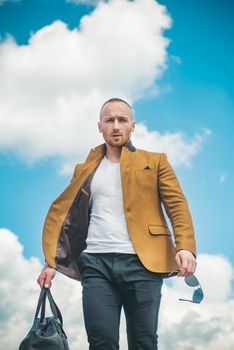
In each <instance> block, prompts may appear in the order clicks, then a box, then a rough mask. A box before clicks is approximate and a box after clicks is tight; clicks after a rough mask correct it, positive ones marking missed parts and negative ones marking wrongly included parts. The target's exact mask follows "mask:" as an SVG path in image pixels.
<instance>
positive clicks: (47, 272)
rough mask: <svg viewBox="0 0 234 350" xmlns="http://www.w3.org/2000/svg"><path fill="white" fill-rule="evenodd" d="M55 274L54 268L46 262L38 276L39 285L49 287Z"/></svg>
mask: <svg viewBox="0 0 234 350" xmlns="http://www.w3.org/2000/svg"><path fill="white" fill-rule="evenodd" d="M55 274H56V271H55V269H54V268H52V267H50V266H48V265H47V264H46V266H45V267H44V268H43V270H42V271H41V273H40V275H39V276H38V279H37V283H38V284H39V285H40V287H41V288H42V287H45V288H50V287H51V285H52V282H51V280H52V279H53V278H54V276H55Z"/></svg>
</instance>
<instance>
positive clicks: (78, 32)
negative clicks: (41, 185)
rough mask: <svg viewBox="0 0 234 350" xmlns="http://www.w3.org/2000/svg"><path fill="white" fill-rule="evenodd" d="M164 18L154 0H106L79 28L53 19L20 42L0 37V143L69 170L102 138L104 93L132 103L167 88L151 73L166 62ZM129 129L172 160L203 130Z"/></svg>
mask: <svg viewBox="0 0 234 350" xmlns="http://www.w3.org/2000/svg"><path fill="white" fill-rule="evenodd" d="M171 25H172V20H171V18H170V16H169V15H168V13H167V11H166V7H165V6H163V5H160V4H159V3H157V2H156V1H154V0H144V1H143V0H135V1H132V2H130V1H127V0H112V1H109V2H108V3H105V2H100V3H99V4H98V5H97V7H96V8H95V9H94V10H93V12H92V13H90V14H88V15H85V16H84V17H83V18H82V19H81V21H80V27H79V29H78V28H76V29H73V30H69V29H68V28H67V26H66V24H65V23H63V22H61V21H59V20H58V21H55V22H54V23H52V24H50V25H48V26H45V27H44V28H42V29H40V30H38V31H37V32H35V33H32V34H31V38H30V40H29V43H28V45H22V46H18V45H17V43H16V42H15V41H14V39H13V38H12V37H10V36H9V37H8V38H7V39H6V40H5V41H4V42H2V43H1V45H0V76H1V85H0V106H1V109H0V122H1V129H0V150H2V151H4V152H12V153H13V154H15V155H16V156H17V157H18V158H20V159H22V160H23V161H24V162H26V163H27V164H29V165H30V164H33V163H34V162H36V161H38V160H40V159H48V158H52V157H58V158H59V160H60V172H61V173H63V174H69V175H70V174H72V171H73V167H74V165H75V163H79V162H82V161H84V159H85V158H86V155H87V152H88V151H89V149H90V148H91V147H93V146H95V145H97V144H99V143H102V142H104V140H103V138H102V135H101V134H100V133H99V131H98V127H97V121H98V114H99V109H100V107H101V105H102V103H103V102H104V101H105V100H106V99H108V98H110V97H113V96H118V97H122V98H124V99H127V100H128V101H129V102H130V103H134V102H135V101H137V100H139V99H141V98H143V97H145V96H152V95H158V94H159V93H166V92H167V91H170V86H167V87H166V88H165V89H164V90H162V91H160V89H159V87H158V86H157V81H158V80H159V79H160V78H161V77H162V75H163V72H164V71H165V69H166V68H167V59H168V53H167V47H168V45H169V42H170V41H169V39H168V38H166V37H165V36H164V30H165V29H168V28H170V27H171ZM139 67H140V69H139ZM135 134H136V141H137V144H136V146H137V147H142V148H144V147H147V146H150V147H152V148H151V150H154V151H157V150H159V149H160V150H161V149H162V150H163V151H165V152H167V151H168V152H169V153H170V154H171V155H172V156H173V158H174V159H173V161H174V163H175V164H179V165H180V164H189V162H190V160H191V159H192V157H194V156H195V155H196V153H197V152H199V149H200V147H201V144H202V142H203V139H204V136H205V135H204V134H201V135H199V134H198V135H195V136H194V139H192V140H186V139H185V136H184V135H183V134H182V133H165V134H164V135H161V134H160V133H158V132H157V131H155V132H150V131H149V130H148V129H147V127H146V126H145V125H144V123H142V122H139V123H137V125H136V133H135ZM159 141H160V142H159ZM162 146H163V148H162ZM181 148H182V149H183V152H181ZM182 153H183V154H182Z"/></svg>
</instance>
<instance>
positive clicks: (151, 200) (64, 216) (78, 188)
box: [42, 141, 196, 281]
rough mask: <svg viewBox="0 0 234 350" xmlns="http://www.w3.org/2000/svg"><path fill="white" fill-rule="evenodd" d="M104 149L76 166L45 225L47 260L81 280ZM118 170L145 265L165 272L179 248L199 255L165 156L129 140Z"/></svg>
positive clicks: (136, 246) (130, 230) (184, 204)
mask: <svg viewBox="0 0 234 350" xmlns="http://www.w3.org/2000/svg"><path fill="white" fill-rule="evenodd" d="M105 152H106V143H103V144H100V145H98V146H97V147H95V148H92V149H91V150H90V152H89V154H88V156H87V158H86V161H85V162H84V163H81V164H77V165H76V166H75V169H74V174H73V177H72V180H71V182H70V184H69V185H68V186H67V187H66V188H65V190H64V191H63V192H62V193H61V194H60V195H59V196H58V197H57V198H56V199H55V200H54V201H53V202H52V204H51V206H50V208H49V210H48V213H47V216H46V218H45V222H44V226H43V234H42V247H43V252H44V256H45V260H46V261H47V263H48V264H49V265H50V266H51V267H53V268H55V269H56V270H57V271H59V272H61V273H63V274H65V275H67V276H68V277H70V278H73V279H75V280H78V281H80V280H81V279H80V272H79V269H78V266H77V259H78V257H79V255H80V253H81V252H82V251H83V250H84V249H85V248H86V246H87V245H86V243H85V240H86V238H87V232H88V226H89V218H90V216H89V207H88V203H89V196H90V184H91V181H92V178H93V175H94V173H95V171H96V169H97V166H98V165H99V163H100V161H101V159H102V158H103V156H104V154H105ZM120 173H121V181H122V193H123V208H124V214H125V218H126V223H127V228H128V233H129V236H130V239H131V241H132V244H133V247H134V249H135V250H136V252H137V254H138V257H139V259H140V260H141V262H142V264H143V265H144V266H145V267H146V268H147V269H148V270H150V271H153V272H162V273H165V276H167V274H169V273H170V272H172V271H175V270H178V266H177V264H176V261H175V253H176V252H177V251H178V250H181V249H186V250H190V251H191V252H192V253H193V255H194V257H195V258H196V241H195V238H194V228H193V222H192V218H191V214H190V211H189V207H188V203H187V200H186V198H185V196H184V194H183V192H182V189H181V187H180V184H179V182H178V179H177V177H176V174H175V172H174V170H173V169H172V167H171V165H170V163H169V161H168V160H167V156H166V154H165V153H159V152H149V151H146V150H142V149H136V148H135V147H134V146H133V145H132V142H131V141H128V142H127V143H126V144H125V145H124V146H123V147H122V150H121V157H120ZM162 204H163V206H164V208H165V211H166V213H167V216H168V217H169V219H170V222H171V225H172V228H173V236H174V237H172V233H171V231H170V230H169V228H168V225H167V222H166V219H165V216H164V213H163V211H162ZM170 276H173V274H172V275H170Z"/></svg>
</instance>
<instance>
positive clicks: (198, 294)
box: [193, 288, 204, 303]
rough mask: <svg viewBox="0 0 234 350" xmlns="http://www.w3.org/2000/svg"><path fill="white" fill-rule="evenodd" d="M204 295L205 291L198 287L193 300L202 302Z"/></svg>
mask: <svg viewBox="0 0 234 350" xmlns="http://www.w3.org/2000/svg"><path fill="white" fill-rule="evenodd" d="M203 296H204V295H203V291H202V290H201V288H198V289H196V290H195V291H194V293H193V301H194V302H195V303H200V302H201V301H202V299H203Z"/></svg>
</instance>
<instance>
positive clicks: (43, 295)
mask: <svg viewBox="0 0 234 350" xmlns="http://www.w3.org/2000/svg"><path fill="white" fill-rule="evenodd" d="M46 296H47V298H48V299H49V303H50V308H51V311H52V314H53V315H54V317H55V318H57V319H59V321H60V323H61V325H62V326H63V318H62V314H61V312H60V310H59V308H58V306H57V305H56V303H55V301H54V299H53V297H52V294H51V292H50V289H49V288H45V287H42V289H41V293H40V296H39V299H38V303H37V308H36V313H35V317H34V320H35V319H36V318H37V316H38V314H39V311H40V308H41V316H40V320H41V322H42V321H43V320H44V318H45V304H46Z"/></svg>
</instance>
